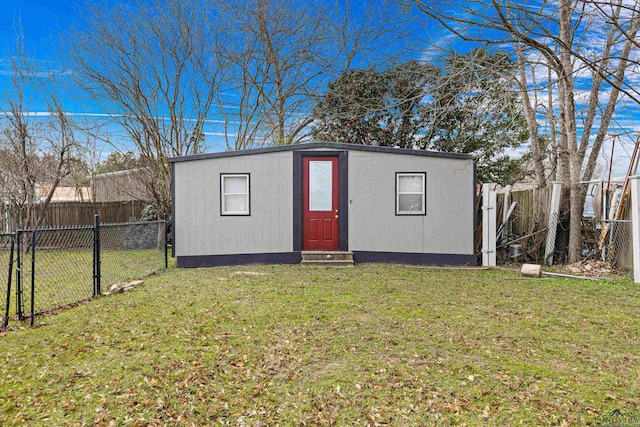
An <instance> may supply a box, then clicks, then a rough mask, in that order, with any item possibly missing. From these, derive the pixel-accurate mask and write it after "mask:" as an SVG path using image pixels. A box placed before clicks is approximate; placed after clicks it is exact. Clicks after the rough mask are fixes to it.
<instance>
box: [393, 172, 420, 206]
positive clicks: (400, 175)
mask: <svg viewBox="0 0 640 427" xmlns="http://www.w3.org/2000/svg"><path fill="white" fill-rule="evenodd" d="M405 176H406V177H416V176H418V177H420V178H421V179H422V188H421V191H402V192H401V191H400V178H401V177H405ZM426 180H427V174H426V173H425V172H398V173H396V215H424V214H425V212H426V206H425V204H426V202H427V198H426V191H425V184H426V183H425V181H426ZM416 194H417V195H420V196H422V209H421V210H419V211H401V210H400V196H401V195H403V196H404V195H416Z"/></svg>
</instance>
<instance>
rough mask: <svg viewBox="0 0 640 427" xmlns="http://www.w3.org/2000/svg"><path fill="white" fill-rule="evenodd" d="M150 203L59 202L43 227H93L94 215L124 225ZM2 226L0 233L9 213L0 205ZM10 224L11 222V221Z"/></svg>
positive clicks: (52, 207) (51, 210)
mask: <svg viewBox="0 0 640 427" xmlns="http://www.w3.org/2000/svg"><path fill="white" fill-rule="evenodd" d="M148 204H149V202H144V201H140V200H129V201H123V202H58V203H50V204H49V206H48V207H47V210H46V212H45V214H44V220H43V221H42V224H41V225H40V226H41V227H72V226H77V225H92V224H93V221H94V215H95V214H98V215H100V218H101V220H102V221H104V222H105V223H112V224H115V223H123V222H127V221H129V220H130V219H131V218H132V217H139V216H140V212H141V211H142V209H143V208H144V207H145V206H146V205H148ZM0 215H1V217H0V218H2V224H1V225H0V231H11V230H7V229H6V228H7V225H8V224H7V222H8V221H6V220H5V219H6V218H7V213H6V212H5V208H4V206H2V205H0ZM9 222H10V221H9Z"/></svg>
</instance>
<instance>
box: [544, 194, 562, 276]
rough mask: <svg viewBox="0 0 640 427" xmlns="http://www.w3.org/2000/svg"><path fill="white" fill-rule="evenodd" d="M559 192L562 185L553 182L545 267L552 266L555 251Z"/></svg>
mask: <svg viewBox="0 0 640 427" xmlns="http://www.w3.org/2000/svg"><path fill="white" fill-rule="evenodd" d="M561 191H562V184H561V183H560V181H553V190H552V192H551V207H550V208H549V223H548V225H547V244H546V246H545V249H544V262H545V264H547V265H551V264H553V253H554V252H555V249H556V229H557V228H558V217H559V216H560V192H561Z"/></svg>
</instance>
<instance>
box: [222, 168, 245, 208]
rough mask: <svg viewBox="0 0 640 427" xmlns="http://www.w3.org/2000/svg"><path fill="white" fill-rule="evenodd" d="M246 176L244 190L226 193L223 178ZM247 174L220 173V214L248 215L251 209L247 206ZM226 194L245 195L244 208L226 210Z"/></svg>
mask: <svg viewBox="0 0 640 427" xmlns="http://www.w3.org/2000/svg"><path fill="white" fill-rule="evenodd" d="M232 177H233V178H246V180H245V191H244V192H242V193H227V192H226V191H225V178H232ZM249 179H250V177H249V174H248V173H222V174H220V214H221V215H250V214H251V209H250V207H249V189H250V188H251V187H250V185H249ZM226 196H245V197H246V209H244V210H241V211H228V210H227V207H226Z"/></svg>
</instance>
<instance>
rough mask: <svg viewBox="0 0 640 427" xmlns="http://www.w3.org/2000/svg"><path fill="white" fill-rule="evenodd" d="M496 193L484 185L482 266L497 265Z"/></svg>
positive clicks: (488, 185) (487, 185) (489, 185)
mask: <svg viewBox="0 0 640 427" xmlns="http://www.w3.org/2000/svg"><path fill="white" fill-rule="evenodd" d="M496 200H497V196H496V192H495V191H494V190H491V184H483V185H482V265H487V266H494V265H496Z"/></svg>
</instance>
